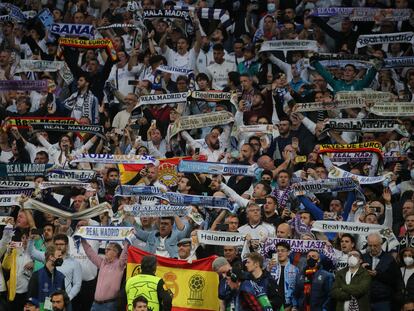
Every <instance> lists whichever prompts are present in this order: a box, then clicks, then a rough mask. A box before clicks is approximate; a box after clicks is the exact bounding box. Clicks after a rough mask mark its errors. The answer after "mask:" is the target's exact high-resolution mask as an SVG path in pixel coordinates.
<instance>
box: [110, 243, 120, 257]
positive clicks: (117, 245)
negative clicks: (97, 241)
mask: <svg viewBox="0 0 414 311" xmlns="http://www.w3.org/2000/svg"><path fill="white" fill-rule="evenodd" d="M108 245H111V246H113V247H115V248H116V251H117V255H118V258H119V256H121V253H122V247H121V245H119V244H118V243H115V242H111V243H108Z"/></svg>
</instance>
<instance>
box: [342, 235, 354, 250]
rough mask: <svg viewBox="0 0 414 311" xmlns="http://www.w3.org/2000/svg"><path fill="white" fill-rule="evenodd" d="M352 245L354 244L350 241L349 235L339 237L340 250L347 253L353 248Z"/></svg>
mask: <svg viewBox="0 0 414 311" xmlns="http://www.w3.org/2000/svg"><path fill="white" fill-rule="evenodd" d="M354 246H355V244H354V243H352V241H351V239H350V238H349V237H343V238H342V239H341V251H343V252H344V253H345V254H347V253H349V252H350V251H351V250H352V249H353V248H354Z"/></svg>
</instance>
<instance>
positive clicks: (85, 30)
mask: <svg viewBox="0 0 414 311" xmlns="http://www.w3.org/2000/svg"><path fill="white" fill-rule="evenodd" d="M50 32H51V33H53V34H55V35H59V36H62V37H67V36H74V37H88V38H91V39H93V38H94V37H95V27H93V26H92V25H87V24H60V23H59V24H52V26H51V28H50Z"/></svg>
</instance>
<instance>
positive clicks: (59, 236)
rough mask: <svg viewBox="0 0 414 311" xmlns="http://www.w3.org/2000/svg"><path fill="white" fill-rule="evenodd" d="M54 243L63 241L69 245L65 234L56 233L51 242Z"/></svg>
mask: <svg viewBox="0 0 414 311" xmlns="http://www.w3.org/2000/svg"><path fill="white" fill-rule="evenodd" d="M56 241H64V242H65V243H66V245H67V244H69V238H68V236H67V235H66V234H63V233H58V234H56V235H55V236H54V237H53V242H56Z"/></svg>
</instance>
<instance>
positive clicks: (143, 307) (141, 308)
mask: <svg viewBox="0 0 414 311" xmlns="http://www.w3.org/2000/svg"><path fill="white" fill-rule="evenodd" d="M147 310H148V306H147V304H146V303H145V302H141V301H139V302H137V304H136V305H135V308H134V311H147Z"/></svg>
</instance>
